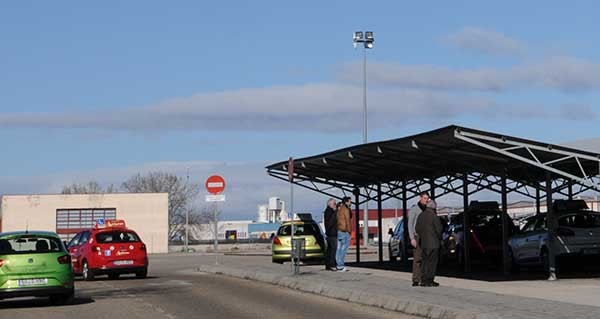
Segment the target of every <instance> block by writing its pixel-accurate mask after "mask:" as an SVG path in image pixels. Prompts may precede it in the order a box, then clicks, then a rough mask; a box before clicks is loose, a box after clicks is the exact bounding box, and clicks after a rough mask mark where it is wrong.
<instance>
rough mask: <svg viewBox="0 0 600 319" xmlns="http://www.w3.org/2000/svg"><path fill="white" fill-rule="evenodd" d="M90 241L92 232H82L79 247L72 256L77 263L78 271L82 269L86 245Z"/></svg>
mask: <svg viewBox="0 0 600 319" xmlns="http://www.w3.org/2000/svg"><path fill="white" fill-rule="evenodd" d="M89 239H90V231H89V230H86V231H84V232H81V237H79V240H78V243H77V246H76V247H75V249H74V251H73V255H71V259H72V260H73V259H74V260H75V261H76V263H77V267H78V269H81V265H82V260H83V258H84V257H85V249H86V246H87V245H86V244H87V242H88V240H89Z"/></svg>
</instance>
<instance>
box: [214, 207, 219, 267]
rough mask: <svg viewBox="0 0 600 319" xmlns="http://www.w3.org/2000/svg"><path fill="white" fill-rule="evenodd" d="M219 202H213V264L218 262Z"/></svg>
mask: <svg viewBox="0 0 600 319" xmlns="http://www.w3.org/2000/svg"><path fill="white" fill-rule="evenodd" d="M218 212H219V204H218V202H215V212H214V213H215V215H214V219H215V265H218V264H219V216H218Z"/></svg>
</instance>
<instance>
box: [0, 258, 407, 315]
mask: <svg viewBox="0 0 600 319" xmlns="http://www.w3.org/2000/svg"><path fill="white" fill-rule="evenodd" d="M150 262H151V268H150V274H149V276H150V277H149V278H148V279H134V278H122V279H119V280H108V279H105V278H102V277H100V279H98V280H96V281H94V282H83V281H80V280H78V281H77V283H76V299H75V301H74V304H72V305H69V306H51V305H49V303H48V302H47V301H46V299H43V298H39V299H13V300H4V301H0V318H19V319H30V318H31V319H41V318H44V319H46V318H48V319H53V318H61V319H62V318H81V319H86V318H90V319H91V318H94V319H102V318H106V319H115V318H127V319H136V318H143V319H159V318H160V319H173V318H268V317H271V318H413V317H410V316H403V315H400V314H398V313H395V312H389V311H385V310H382V309H378V308H371V307H365V306H359V305H354V304H351V303H348V302H344V301H339V300H334V299H329V298H325V297H321V296H315V295H311V294H306V293H301V292H297V291H294V290H291V289H286V288H281V287H275V286H271V285H266V284H261V283H256V282H251V281H247V280H239V279H232V278H228V277H222V276H215V275H207V274H199V273H194V272H193V271H192V270H193V268H194V264H195V263H194V257H193V256H167V255H160V256H153V257H151V261H150ZM307 280H310V279H307Z"/></svg>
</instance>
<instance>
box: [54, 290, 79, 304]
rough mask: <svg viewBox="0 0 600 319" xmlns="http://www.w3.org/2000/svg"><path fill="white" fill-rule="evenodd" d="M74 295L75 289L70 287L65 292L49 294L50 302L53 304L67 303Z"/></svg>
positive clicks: (69, 302) (71, 300)
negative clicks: (69, 289)
mask: <svg viewBox="0 0 600 319" xmlns="http://www.w3.org/2000/svg"><path fill="white" fill-rule="evenodd" d="M74 297H75V290H74V289H71V291H70V292H68V293H66V294H62V295H52V296H50V303H51V304H53V305H68V304H71V303H72V302H73V299H74Z"/></svg>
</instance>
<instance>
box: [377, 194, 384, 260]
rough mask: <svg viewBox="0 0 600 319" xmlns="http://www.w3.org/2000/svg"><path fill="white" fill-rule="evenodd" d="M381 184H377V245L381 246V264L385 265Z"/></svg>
mask: <svg viewBox="0 0 600 319" xmlns="http://www.w3.org/2000/svg"><path fill="white" fill-rule="evenodd" d="M381 203H382V200H381V183H378V184H377V236H379V240H378V241H377V244H378V245H379V263H380V264H383V232H382V229H381V228H382V227H383V226H382V222H381V217H382V216H381V215H382V212H383V211H382V208H381Z"/></svg>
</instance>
